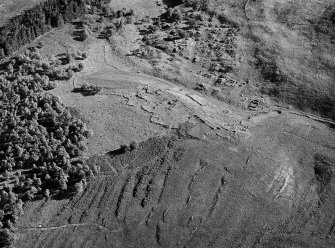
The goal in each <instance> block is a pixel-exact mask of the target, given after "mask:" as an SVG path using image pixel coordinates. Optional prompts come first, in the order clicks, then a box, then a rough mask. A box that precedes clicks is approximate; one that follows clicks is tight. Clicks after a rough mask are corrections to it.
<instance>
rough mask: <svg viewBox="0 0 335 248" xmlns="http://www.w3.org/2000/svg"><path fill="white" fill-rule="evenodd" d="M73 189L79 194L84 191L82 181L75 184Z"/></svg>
mask: <svg viewBox="0 0 335 248" xmlns="http://www.w3.org/2000/svg"><path fill="white" fill-rule="evenodd" d="M74 187H75V190H76V193H81V192H83V191H84V185H83V183H82V181H80V182H78V183H76V184H75V185H74Z"/></svg>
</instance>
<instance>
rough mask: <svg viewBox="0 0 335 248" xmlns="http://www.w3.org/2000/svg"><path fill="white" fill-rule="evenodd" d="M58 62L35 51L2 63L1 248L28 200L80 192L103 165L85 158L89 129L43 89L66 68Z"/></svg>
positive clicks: (0, 103) (0, 123)
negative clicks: (94, 163)
mask: <svg viewBox="0 0 335 248" xmlns="http://www.w3.org/2000/svg"><path fill="white" fill-rule="evenodd" d="M58 65H59V60H57V59H52V60H51V61H42V60H41V57H40V56H39V54H38V51H37V50H30V51H27V52H26V53H25V54H22V55H18V56H16V57H14V58H13V59H11V60H10V62H9V63H8V64H7V65H1V67H2V68H3V67H6V70H3V71H0V173H1V175H0V227H1V228H2V229H0V246H1V247H3V246H2V244H4V245H6V244H7V243H8V242H9V241H10V240H11V239H12V232H11V230H13V228H14V226H13V225H15V223H16V222H17V220H18V217H19V216H20V215H21V214H22V205H23V202H24V201H27V200H31V199H34V198H41V197H47V198H49V197H51V196H53V195H55V194H68V193H74V192H80V191H82V190H83V188H84V186H85V184H86V182H87V178H89V177H92V176H94V173H97V172H98V170H99V169H98V168H97V167H95V168H89V167H88V166H87V165H86V163H85V158H84V154H85V151H86V149H87V147H86V142H87V139H88V138H89V137H90V136H91V134H92V133H91V131H89V130H88V129H87V127H86V124H85V123H83V122H82V121H81V120H80V119H78V118H76V117H74V116H73V115H72V114H71V112H70V111H69V110H68V109H67V108H66V107H65V106H64V105H63V104H62V102H61V101H60V99H59V98H58V97H56V96H54V95H52V94H50V93H48V92H46V91H45V89H49V88H50V86H49V84H50V83H54V82H53V79H54V78H59V77H62V73H66V70H65V71H62V70H59V68H58ZM69 68H70V69H69ZM69 68H68V71H72V73H73V70H72V69H71V67H69ZM54 86H55V84H53V87H54ZM9 243H10V242H9Z"/></svg>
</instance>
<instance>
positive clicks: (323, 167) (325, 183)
mask: <svg viewBox="0 0 335 248" xmlns="http://www.w3.org/2000/svg"><path fill="white" fill-rule="evenodd" d="M334 172H335V167H334V163H333V162H332V161H330V160H329V159H328V158H327V157H325V156H322V155H320V154H316V155H315V156H314V173H315V176H316V181H317V185H318V194H319V195H320V197H321V201H323V200H325V199H324V197H325V196H327V193H329V190H330V189H331V188H332V185H331V184H332V183H333V180H334Z"/></svg>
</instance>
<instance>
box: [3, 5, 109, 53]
mask: <svg viewBox="0 0 335 248" xmlns="http://www.w3.org/2000/svg"><path fill="white" fill-rule="evenodd" d="M107 3H109V0H47V1H42V2H41V3H39V4H36V5H35V6H34V7H32V8H30V9H28V10H26V11H25V12H24V13H22V14H20V15H17V16H15V17H13V18H12V19H10V20H9V21H8V23H7V24H6V25H5V26H3V27H0V59H2V58H3V57H5V56H7V55H9V54H11V53H12V52H14V51H16V50H18V49H19V48H20V47H22V46H24V45H26V44H29V43H30V42H31V41H33V40H34V39H36V38H37V37H38V36H40V35H41V34H44V33H46V32H47V31H49V30H50V29H51V28H55V27H60V26H62V25H64V23H69V22H71V21H72V20H74V19H76V18H78V17H80V16H82V15H83V14H85V13H87V12H88V10H87V6H88V5H90V6H93V7H95V8H102V7H103V6H104V5H105V4H107Z"/></svg>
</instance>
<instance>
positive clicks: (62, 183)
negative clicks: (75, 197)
mask: <svg viewBox="0 0 335 248" xmlns="http://www.w3.org/2000/svg"><path fill="white" fill-rule="evenodd" d="M68 177H69V176H68V175H66V174H65V172H64V171H63V169H60V172H59V187H60V189H61V190H67V183H68Z"/></svg>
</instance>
